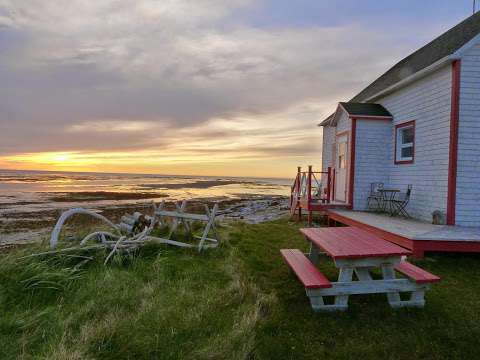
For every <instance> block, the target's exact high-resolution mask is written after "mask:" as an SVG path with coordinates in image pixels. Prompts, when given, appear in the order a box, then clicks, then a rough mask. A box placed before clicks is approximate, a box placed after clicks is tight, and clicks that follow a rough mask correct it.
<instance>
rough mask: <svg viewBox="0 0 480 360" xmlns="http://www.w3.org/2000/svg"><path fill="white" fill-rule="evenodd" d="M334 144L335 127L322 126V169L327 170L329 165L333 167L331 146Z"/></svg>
mask: <svg viewBox="0 0 480 360" xmlns="http://www.w3.org/2000/svg"><path fill="white" fill-rule="evenodd" d="M334 144H335V127H333V126H324V127H323V145H322V171H327V169H328V167H329V166H332V167H333V153H332V150H333V146H334Z"/></svg>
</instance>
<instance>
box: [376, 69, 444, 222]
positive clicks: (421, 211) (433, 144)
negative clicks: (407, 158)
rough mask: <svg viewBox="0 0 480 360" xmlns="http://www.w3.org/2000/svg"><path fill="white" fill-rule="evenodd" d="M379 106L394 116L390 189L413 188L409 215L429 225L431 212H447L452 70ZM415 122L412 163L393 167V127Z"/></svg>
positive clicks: (387, 97) (390, 149)
mask: <svg viewBox="0 0 480 360" xmlns="http://www.w3.org/2000/svg"><path fill="white" fill-rule="evenodd" d="M377 102H378V103H380V104H382V105H383V106H385V107H386V108H387V109H388V110H389V111H390V112H391V113H392V115H393V117H394V119H393V126H392V129H391V132H390V144H391V147H390V148H388V150H387V152H388V156H389V159H388V163H389V173H390V177H389V181H388V183H389V185H390V186H392V187H395V188H400V189H402V190H405V189H406V188H407V185H408V184H412V185H413V191H412V197H411V202H410V204H409V206H408V211H409V212H410V213H411V215H413V216H415V217H418V218H421V219H424V220H427V221H430V220H431V219H432V215H431V213H432V211H434V210H441V211H443V212H446V205H447V185H448V156H449V129H450V102H451V66H445V67H444V68H441V69H439V70H437V71H436V72H434V73H433V74H430V75H429V76H427V77H425V78H423V79H421V80H419V81H416V82H415V83H413V84H410V85H408V86H406V87H405V88H402V89H400V90H398V91H396V92H394V93H393V94H390V95H387V96H386V97H383V98H381V99H379V100H377ZM410 120H415V161H414V163H413V164H401V165H395V164H394V157H393V151H394V149H393V147H394V144H395V139H394V136H395V129H394V125H396V124H400V123H403V122H406V121H410Z"/></svg>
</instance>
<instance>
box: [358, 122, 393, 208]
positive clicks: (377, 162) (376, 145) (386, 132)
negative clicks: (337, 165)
mask: <svg viewBox="0 0 480 360" xmlns="http://www.w3.org/2000/svg"><path fill="white" fill-rule="evenodd" d="M391 132H392V124H391V121H390V120H387V121H377V120H362V119H357V130H356V139H357V140H356V146H355V184H354V200H353V204H354V210H365V208H366V206H367V197H368V195H369V193H370V184H371V183H372V182H383V183H388V180H389V163H388V160H389V156H388V154H389V153H390V149H391V143H390V134H391Z"/></svg>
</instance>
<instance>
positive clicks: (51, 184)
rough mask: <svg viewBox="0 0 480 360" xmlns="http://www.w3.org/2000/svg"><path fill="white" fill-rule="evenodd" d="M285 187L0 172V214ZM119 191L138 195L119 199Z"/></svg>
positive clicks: (281, 183) (240, 181) (225, 180)
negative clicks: (116, 194)
mask: <svg viewBox="0 0 480 360" xmlns="http://www.w3.org/2000/svg"><path fill="white" fill-rule="evenodd" d="M290 184H291V180H290V179H264V178H262V179H259V178H231V177H207V176H199V177H196V176H164V175H139V174H102V173H69V172H41V171H17V170H0V214H1V213H9V212H18V211H22V212H25V211H35V210H44V209H54V208H66V207H71V206H73V205H81V206H90V205H97V206H98V205H109V204H125V203H134V202H145V201H151V200H160V199H166V200H181V199H215V198H218V199H238V198H243V197H250V196H254V195H258V196H270V195H284V196H287V195H289V189H290ZM115 193H118V194H119V196H115ZM125 193H129V194H137V195H138V196H137V198H136V196H135V195H133V196H130V195H129V196H128V197H126V196H120V195H121V194H125ZM126 198H128V199H126ZM125 199H126V200H125ZM79 201H81V202H80V203H79Z"/></svg>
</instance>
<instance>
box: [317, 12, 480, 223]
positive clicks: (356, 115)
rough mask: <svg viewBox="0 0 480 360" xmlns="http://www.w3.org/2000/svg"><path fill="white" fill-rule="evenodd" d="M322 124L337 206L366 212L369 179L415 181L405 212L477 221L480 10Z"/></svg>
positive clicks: (479, 192) (479, 220)
mask: <svg viewBox="0 0 480 360" xmlns="http://www.w3.org/2000/svg"><path fill="white" fill-rule="evenodd" d="M320 126H322V127H323V153H322V157H323V158H322V168H323V170H324V171H326V169H327V168H328V167H331V168H333V169H335V177H334V181H333V182H334V185H333V187H334V190H333V191H332V194H331V195H330V196H331V198H332V200H334V201H335V203H342V202H343V203H344V204H345V206H346V207H347V208H350V209H353V210H365V208H366V201H367V197H368V195H369V193H370V184H371V183H372V182H383V183H384V184H388V186H392V187H395V188H398V189H406V188H407V186H408V185H409V184H412V186H413V190H412V195H411V200H410V203H409V204H408V212H409V213H410V214H411V215H412V216H413V217H415V218H418V219H422V220H426V221H431V220H432V212H433V211H435V210H439V211H441V212H443V213H444V214H445V216H446V222H447V224H448V225H464V226H479V224H480V13H477V14H475V15H473V16H471V17H469V18H468V19H466V20H465V21H463V22H461V23H460V24H458V25H457V26H455V27H454V28H452V29H450V30H449V31H447V32H446V33H444V34H442V35H441V36H439V37H438V38H436V39H435V40H433V41H432V42H430V43H429V44H427V45H425V46H424V47H422V48H421V49H419V50H417V51H416V52H414V53H413V54H411V55H409V56H408V57H406V58H405V59H403V60H402V61H400V62H399V63H397V64H396V65H395V66H393V67H392V68H391V69H390V70H388V71H387V72H386V73H384V74H383V75H382V76H380V77H379V78H378V79H376V80H375V81H373V82H372V83H371V84H370V85H368V86H367V87H366V88H365V89H364V90H362V91H361V92H360V93H359V94H357V95H356V96H355V97H353V98H352V99H351V100H350V101H348V102H340V103H339V104H338V106H337V109H336V111H335V113H334V114H332V115H330V116H329V117H328V118H327V119H325V120H324V121H323V122H322V123H321V124H320Z"/></svg>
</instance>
